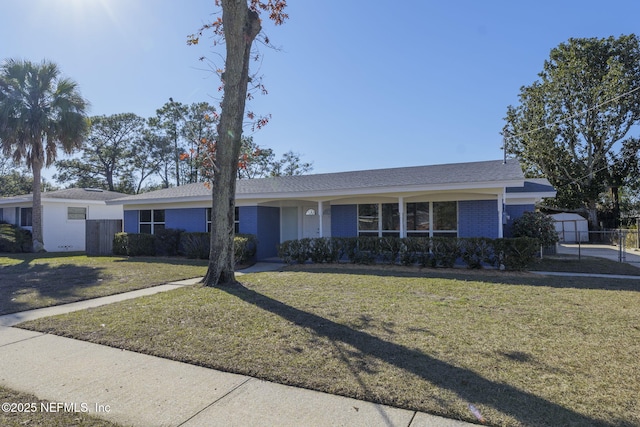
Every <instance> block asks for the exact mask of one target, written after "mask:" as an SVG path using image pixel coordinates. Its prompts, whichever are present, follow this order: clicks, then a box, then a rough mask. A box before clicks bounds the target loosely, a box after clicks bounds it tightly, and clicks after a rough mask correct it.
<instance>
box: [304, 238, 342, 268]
mask: <svg viewBox="0 0 640 427" xmlns="http://www.w3.org/2000/svg"><path fill="white" fill-rule="evenodd" d="M339 245H340V242H339V241H338V240H337V239H331V238H328V237H321V238H317V239H312V240H311V241H310V245H309V246H310V247H309V256H310V258H311V262H315V263H318V264H320V263H323V262H327V263H332V262H336V261H337V260H338V258H339V256H340V250H339V247H340V246H339Z"/></svg>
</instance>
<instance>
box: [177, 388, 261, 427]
mask: <svg viewBox="0 0 640 427" xmlns="http://www.w3.org/2000/svg"><path fill="white" fill-rule="evenodd" d="M253 379H254V378H247V379H246V380H244V381H243V382H241V383H240V384H238V385H237V386H235V387H233V388H232V389H231V390H229V391H228V392H226V393H225V394H223V395H222V396H220V397H219V398H217V399H216V400H214V401H213V402H211V403H210V404H208V405H207V406H205V407H204V408H202V409H200V410H199V411H198V412H196V413H195V414H193V415H192V416H190V417H189V418H187V419H186V420H184V421H183V422H181V423H180V424H178V425H177V426H176V427H180V426H183V425H185V424H186V423H188V422H189V421H191V420H192V419H194V418H195V417H197V416H198V415H200V414H201V413H202V412H204V411H206V410H207V409H209V408H211V407H212V406H213V405H215V404H216V403H218V402H220V401H221V400H223V399H224V398H225V397H227V396H229V395H230V394H231V393H233V392H235V391H236V390H238V389H239V388H240V387H242V386H244V385H245V384H247V383H248V382H249V381H251V380H253Z"/></svg>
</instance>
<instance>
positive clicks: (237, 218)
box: [207, 206, 240, 234]
mask: <svg viewBox="0 0 640 427" xmlns="http://www.w3.org/2000/svg"><path fill="white" fill-rule="evenodd" d="M233 231H234V233H236V234H238V233H240V208H238V207H237V206H236V207H235V209H234V211H233ZM207 233H211V208H207Z"/></svg>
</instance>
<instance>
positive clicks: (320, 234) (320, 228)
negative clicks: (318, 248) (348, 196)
mask: <svg viewBox="0 0 640 427" xmlns="http://www.w3.org/2000/svg"><path fill="white" fill-rule="evenodd" d="M323 210H324V209H323V206H322V201H319V202H318V220H319V221H320V224H319V226H318V237H324V233H323V230H322V225H323V224H322V214H323V212H322V211H323Z"/></svg>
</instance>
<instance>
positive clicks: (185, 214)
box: [164, 208, 207, 232]
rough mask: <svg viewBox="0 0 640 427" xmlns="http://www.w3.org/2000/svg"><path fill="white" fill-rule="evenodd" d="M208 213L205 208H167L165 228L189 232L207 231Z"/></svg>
mask: <svg viewBox="0 0 640 427" xmlns="http://www.w3.org/2000/svg"><path fill="white" fill-rule="evenodd" d="M206 215H207V211H206V209H205V208H180V209H165V211H164V221H165V228H173V229H176V230H184V231H188V232H194V231H207V217H206Z"/></svg>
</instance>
